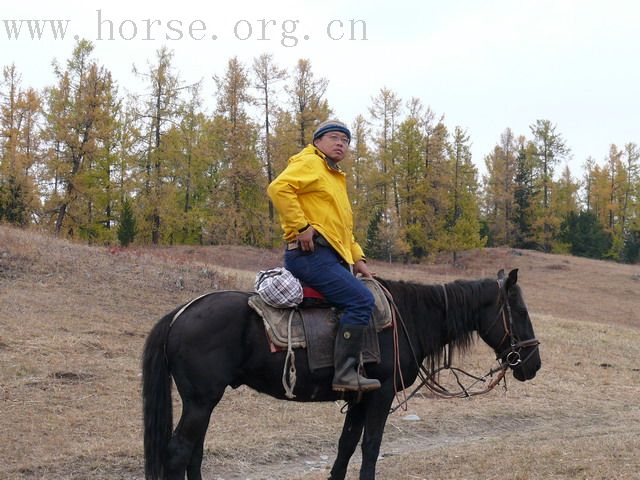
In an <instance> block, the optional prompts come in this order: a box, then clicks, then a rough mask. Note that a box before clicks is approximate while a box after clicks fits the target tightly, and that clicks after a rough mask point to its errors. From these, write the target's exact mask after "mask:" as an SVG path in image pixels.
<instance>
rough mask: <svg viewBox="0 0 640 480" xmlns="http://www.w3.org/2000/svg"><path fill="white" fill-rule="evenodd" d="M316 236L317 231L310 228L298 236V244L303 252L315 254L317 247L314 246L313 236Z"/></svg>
mask: <svg viewBox="0 0 640 480" xmlns="http://www.w3.org/2000/svg"><path fill="white" fill-rule="evenodd" d="M315 234H316V230H315V229H314V228H313V227H312V226H309V228H307V229H306V230H305V231H304V232H302V233H301V234H300V235H298V238H297V240H298V244H299V245H300V249H301V250H302V251H303V252H313V251H314V250H315V248H316V247H315V245H314V244H313V236H314V235H315Z"/></svg>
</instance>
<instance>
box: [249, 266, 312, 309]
mask: <svg viewBox="0 0 640 480" xmlns="http://www.w3.org/2000/svg"><path fill="white" fill-rule="evenodd" d="M254 288H255V291H256V292H257V293H258V295H260V298H262V300H263V301H264V303H266V304H267V305H270V306H272V307H274V308H289V307H295V306H297V305H299V304H300V303H301V302H302V300H303V292H302V285H301V284H300V280H298V279H297V278H296V277H294V276H293V274H292V273H291V272H290V271H289V270H287V269H286V268H283V267H276V268H271V269H269V270H262V271H260V272H259V273H258V275H256V281H255V283H254Z"/></svg>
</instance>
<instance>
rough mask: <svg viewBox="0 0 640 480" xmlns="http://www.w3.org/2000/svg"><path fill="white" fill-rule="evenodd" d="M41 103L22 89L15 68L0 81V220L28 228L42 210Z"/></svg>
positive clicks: (30, 91)
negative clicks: (38, 169) (39, 170)
mask: <svg viewBox="0 0 640 480" xmlns="http://www.w3.org/2000/svg"><path fill="white" fill-rule="evenodd" d="M40 108H41V100H40V96H39V95H38V93H37V92H36V91H35V90H33V89H32V88H28V89H27V90H23V89H22V88H21V76H20V75H19V74H18V72H17V69H16V67H15V65H11V66H8V67H4V68H3V72H2V81H0V220H5V221H7V222H9V223H13V224H16V225H26V224H27V223H29V222H30V221H31V217H32V216H33V215H35V214H37V213H38V210H39V208H38V207H39V201H38V197H39V192H38V188H37V178H36V172H35V169H36V167H37V165H36V164H37V162H38V157H39V155H40V132H39V128H38V120H39V118H40Z"/></svg>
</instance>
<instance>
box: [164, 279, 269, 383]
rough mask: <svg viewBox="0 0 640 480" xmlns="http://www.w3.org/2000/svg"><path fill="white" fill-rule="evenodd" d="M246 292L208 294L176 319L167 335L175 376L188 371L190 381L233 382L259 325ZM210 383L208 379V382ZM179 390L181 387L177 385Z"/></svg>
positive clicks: (169, 358)
mask: <svg viewBox="0 0 640 480" xmlns="http://www.w3.org/2000/svg"><path fill="white" fill-rule="evenodd" d="M250 296H251V294H250V293H247V292H239V291H221V292H214V293H211V294H209V295H206V296H204V297H202V298H200V299H198V300H196V301H195V302H193V303H192V304H191V305H189V306H188V307H187V308H186V309H185V310H184V311H182V312H181V313H180V314H179V315H177V316H176V317H175V318H174V319H173V324H172V326H171V329H170V330H169V335H168V338H167V359H168V360H169V364H170V365H171V370H172V372H173V373H174V378H176V382H178V378H177V377H181V376H182V375H180V374H178V375H176V373H182V374H186V375H188V376H189V377H200V378H191V379H188V380H189V383H198V384H202V381H201V379H202V378H211V380H212V382H213V383H215V384H221V383H226V384H233V383H234V377H235V376H236V375H237V373H238V372H239V371H240V369H241V365H242V363H243V361H244V359H245V358H246V357H247V355H248V349H249V348H251V344H252V342H250V341H248V337H249V336H252V335H255V334H254V333H253V332H254V331H255V330H256V327H257V326H258V325H259V322H257V321H256V314H255V312H254V311H253V310H252V309H251V307H249V305H248V303H247V300H248V299H249V297H250ZM205 383H208V382H205ZM178 388H179V389H180V386H178Z"/></svg>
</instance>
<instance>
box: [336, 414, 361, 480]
mask: <svg viewBox="0 0 640 480" xmlns="http://www.w3.org/2000/svg"><path fill="white" fill-rule="evenodd" d="M365 411H366V410H365V407H364V403H362V402H361V403H354V404H352V405H349V410H348V411H347V415H346V416H345V419H344V425H343V427H342V434H341V435H340V441H339V442H338V456H337V457H336V461H335V462H334V463H333V468H331V474H330V476H329V480H343V479H344V477H345V476H346V474H347V467H348V466H349V460H350V459H351V456H352V455H353V452H355V451H356V447H357V446H358V442H359V441H360V437H361V436H362V429H363V427H364V420H365Z"/></svg>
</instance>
